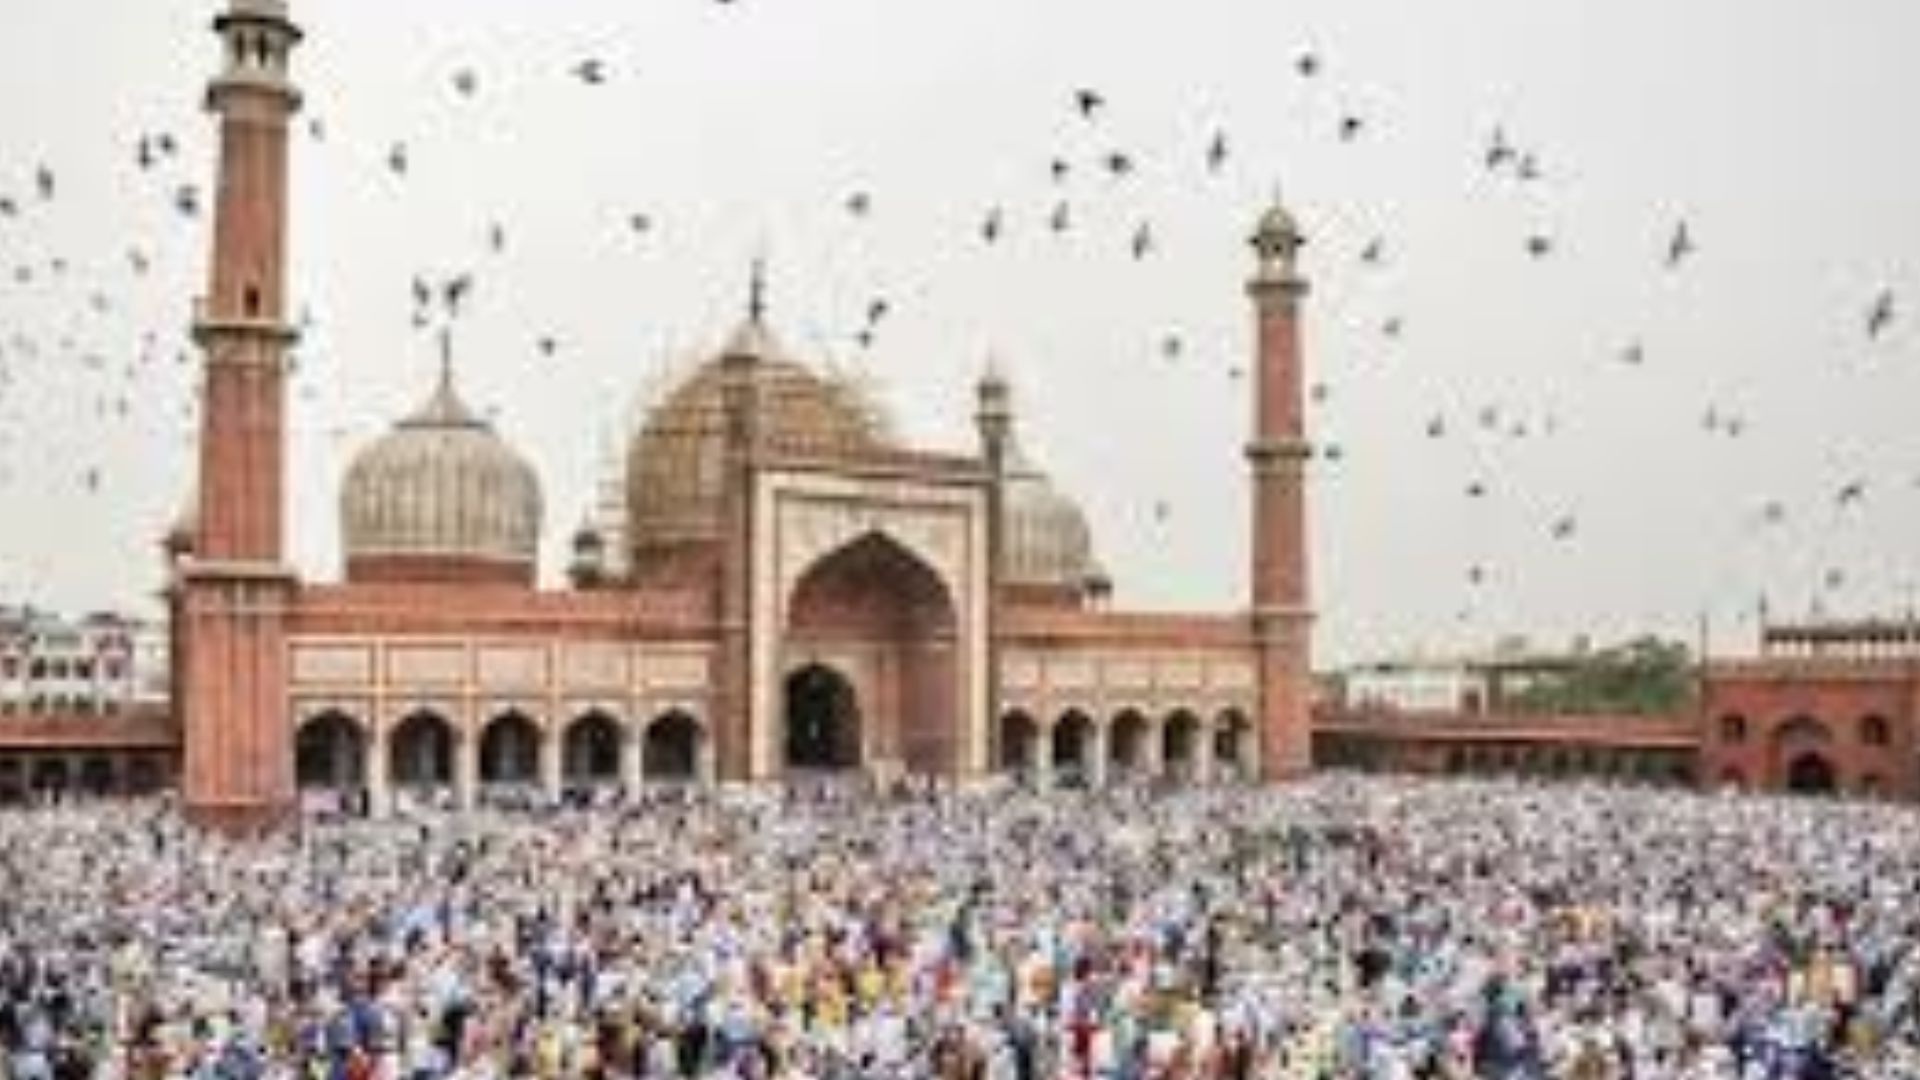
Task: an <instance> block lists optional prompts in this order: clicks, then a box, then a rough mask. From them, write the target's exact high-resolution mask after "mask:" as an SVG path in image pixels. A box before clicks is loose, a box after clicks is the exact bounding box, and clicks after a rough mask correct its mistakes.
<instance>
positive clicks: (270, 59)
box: [175, 0, 300, 829]
mask: <svg viewBox="0 0 1920 1080" xmlns="http://www.w3.org/2000/svg"><path fill="white" fill-rule="evenodd" d="M214 30H215V31H216V32H217V33H218V34H219V35H220V37H221V40H222V43H223V45H224V46H225V50H226V56H225V66H224V69H223V70H222V72H221V73H220V75H219V76H218V77H217V78H215V79H214V80H213V82H212V83H211V84H210V85H209V86H208V88H207V99H206V102H207V110H208V111H209V112H211V113H213V114H214V115H215V116H216V117H218V118H219V121H220V165H219V169H220V172H219V178H218V185H217V189H216V190H217V192H218V194H217V196H216V201H215V205H214V219H213V257H212V267H211V271H210V273H209V283H208V286H207V294H206V296H205V297H204V298H202V299H201V300H200V301H199V303H198V304H197V305H196V309H195V312H194V316H195V317H194V326H193V331H194V338H195V340H196V341H197V342H198V343H199V345H200V348H201V351H202V353H203V354H204V356H205V373H206V377H205V382H204V384H203V394H202V400H201V406H200V408H201V421H200V482H199V510H198V520H197V523H196V526H195V535H194V550H193V557H192V559H191V560H189V561H187V562H185V563H184V564H183V565H182V566H181V568H180V571H179V573H180V580H179V588H180V590H181V596H182V599H183V604H182V617H183V619H184V622H185V625H184V627H182V628H181V629H182V631H183V632H182V634H181V643H182V647H183V648H184V650H185V652H186V660H185V663H184V665H183V667H182V676H183V678H182V685H181V686H179V687H178V688H176V691H175V704H176V708H177V712H178V718H179V720H180V723H181V726H182V736H183V743H184V748H185V749H184V761H183V764H182V774H181V790H182V796H183V799H184V802H185V806H186V809H187V811H188V813H189V814H191V815H193V816H194V817H196V818H197V819H199V820H201V821H204V822H207V823H209V824H215V825H219V826H223V827H231V828H241V829H251V828H257V827H260V826H263V825H266V824H270V823H272V822H273V821H275V820H277V819H279V818H281V817H282V816H283V815H284V814H285V813H286V812H287V811H289V810H290V809H291V808H292V807H293V799H294V780H293V739H292V731H291V721H290V718H289V716H288V712H287V695H286V657H285V653H286V649H285V616H286V609H287V606H288V604H289V603H290V601H291V599H292V594H293V588H294V579H293V575H292V571H291V570H290V569H289V568H288V567H287V566H286V564H285V562H284V555H285V552H284V548H283V537H282V533H283V518H284V506H283V502H284V493H283V479H284V476H285V468H286V467H285V463H284V453H285V433H284V430H283V428H284V424H283V413H284V408H285V396H286V395H285V389H284V384H285V377H286V358H287V351H288V349H289V348H290V347H291V346H292V344H293V340H294V332H293V330H292V328H291V327H290V326H289V325H288V324H287V320H286V308H287V304H286V295H285V293H286V234H287V138H288V122H289V120H290V118H291V117H292V116H293V114H294V113H295V112H296V111H297V110H298V109H299V107H300V94H299V91H297V90H296V89H295V88H294V86H293V84H292V83H291V82H289V81H288V78H287V62H288V57H289V54H290V53H291V52H292V51H293V48H294V46H295V45H296V44H298V42H299V41H300V30H299V28H298V27H296V26H294V24H293V23H292V22H291V21H290V20H289V19H288V17H287V9H286V4H285V3H284V2H282V0H231V5H230V6H229V7H228V9H227V11H226V13H225V14H223V15H221V16H219V17H218V18H216V19H215V20H214Z"/></svg>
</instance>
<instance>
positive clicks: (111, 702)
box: [0, 607, 168, 716]
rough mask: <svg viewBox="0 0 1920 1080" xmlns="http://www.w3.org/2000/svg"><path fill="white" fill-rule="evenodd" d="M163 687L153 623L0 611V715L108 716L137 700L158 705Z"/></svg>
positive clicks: (159, 637) (161, 648)
mask: <svg viewBox="0 0 1920 1080" xmlns="http://www.w3.org/2000/svg"><path fill="white" fill-rule="evenodd" d="M167 687H168V670H167V633H166V628H165V626H163V625H162V624H160V623H157V622H147V621H144V620H141V619H137V618H133V617H130V616H126V615H119V614H114V613H110V612H95V613H92V614H89V615H86V616H83V617H81V618H78V619H70V618H66V617H63V616H60V615H57V614H54V613H51V612H46V611H41V610H38V609H35V608H31V607H0V715H14V714H54V715H74V716H111V715H113V714H115V713H119V712H123V711H125V710H127V709H129V708H130V707H132V706H133V705H135V704H136V703H138V702H143V701H144V702H149V703H155V704H159V703H164V702H165V701H166V698H167Z"/></svg>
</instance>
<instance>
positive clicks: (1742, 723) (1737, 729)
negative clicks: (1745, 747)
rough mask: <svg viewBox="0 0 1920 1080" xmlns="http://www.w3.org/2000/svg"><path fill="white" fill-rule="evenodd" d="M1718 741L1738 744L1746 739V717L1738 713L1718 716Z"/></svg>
mask: <svg viewBox="0 0 1920 1080" xmlns="http://www.w3.org/2000/svg"><path fill="white" fill-rule="evenodd" d="M1720 741H1721V742H1723V743H1727V744H1728V745H1730V746H1732V745H1738V744H1740V743H1743V742H1746V741H1747V718H1746V717H1744V716H1741V715H1740V714H1739V713H1728V714H1726V715H1725V716H1722V717H1721V718H1720Z"/></svg>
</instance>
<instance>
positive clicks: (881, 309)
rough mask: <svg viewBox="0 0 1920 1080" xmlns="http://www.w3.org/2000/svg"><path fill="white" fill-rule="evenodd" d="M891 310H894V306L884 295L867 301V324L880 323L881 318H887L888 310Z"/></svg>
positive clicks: (874, 324)
mask: <svg viewBox="0 0 1920 1080" xmlns="http://www.w3.org/2000/svg"><path fill="white" fill-rule="evenodd" d="M891 310H892V306H891V305H889V304H888V303H887V300H886V298H885V297H882V296H876V297H874V298H873V299H872V300H870V301H868V302H867V325H868V326H876V325H878V324H879V322H880V320H881V319H884V318H886V317H887V312H889V311H891Z"/></svg>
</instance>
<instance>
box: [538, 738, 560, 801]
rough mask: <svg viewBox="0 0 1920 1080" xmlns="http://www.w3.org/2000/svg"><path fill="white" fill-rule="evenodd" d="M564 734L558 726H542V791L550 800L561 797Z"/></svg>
mask: <svg viewBox="0 0 1920 1080" xmlns="http://www.w3.org/2000/svg"><path fill="white" fill-rule="evenodd" d="M562 749H563V746H562V733H561V729H560V728H559V727H557V726H550V725H546V724H542V725H541V726H540V791H541V793H542V794H543V795H545V796H546V797H547V798H549V799H558V798H559V797H560V785H561V776H560V769H561V764H562V763H561V759H560V758H561V750H562Z"/></svg>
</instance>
